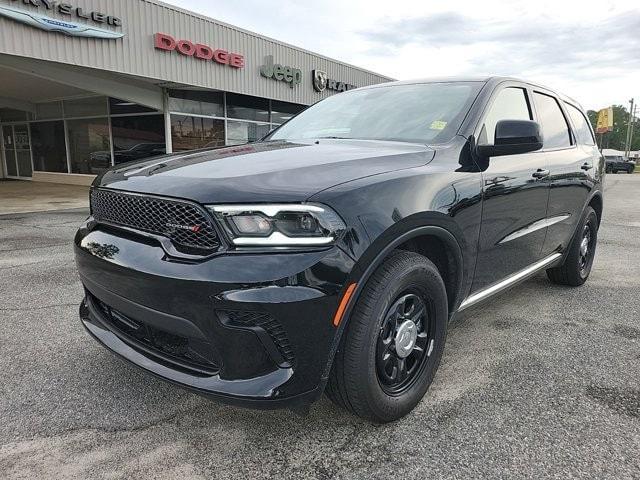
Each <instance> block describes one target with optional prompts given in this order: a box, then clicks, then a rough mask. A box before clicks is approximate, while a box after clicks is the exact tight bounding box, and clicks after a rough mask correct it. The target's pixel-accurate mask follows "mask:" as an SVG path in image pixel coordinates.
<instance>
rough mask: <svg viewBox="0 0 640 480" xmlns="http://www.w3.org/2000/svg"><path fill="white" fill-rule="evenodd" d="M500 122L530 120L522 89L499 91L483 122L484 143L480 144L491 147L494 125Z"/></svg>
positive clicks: (510, 88) (525, 95) (529, 112)
mask: <svg viewBox="0 0 640 480" xmlns="http://www.w3.org/2000/svg"><path fill="white" fill-rule="evenodd" d="M500 120H531V111H530V108H529V102H527V94H526V92H525V91H524V89H523V88H516V87H509V88H505V89H504V90H501V91H500V92H499V93H498V95H497V96H496V99H495V101H494V102H493V104H492V105H491V107H490V108H489V113H487V117H486V118H485V121H484V127H485V132H486V136H487V137H486V141H485V139H481V140H480V143H481V144H486V145H493V143H494V140H495V135H496V125H497V124H498V122H499V121H500Z"/></svg>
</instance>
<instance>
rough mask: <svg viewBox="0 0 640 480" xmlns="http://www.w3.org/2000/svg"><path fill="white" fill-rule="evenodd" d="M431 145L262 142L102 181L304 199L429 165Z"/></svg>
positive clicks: (208, 196) (230, 199) (174, 159)
mask: <svg viewBox="0 0 640 480" xmlns="http://www.w3.org/2000/svg"><path fill="white" fill-rule="evenodd" d="M433 155H434V151H433V150H432V149H430V148H429V147H427V146H424V145H419V144H410V143H401V142H382V141H368V140H324V139H323V140H318V141H313V142H312V141H309V142H308V143H307V142H259V143H253V144H248V145H242V146H236V147H225V148H218V149H213V150H200V151H193V152H186V153H182V154H171V155H163V156H160V157H154V158H152V159H148V160H145V161H141V162H133V163H127V164H125V165H120V166H118V167H114V168H112V169H110V170H108V171H107V172H106V173H104V174H103V175H102V176H100V177H98V178H97V179H96V181H95V182H94V186H99V187H107V188H111V189H117V190H127V191H132V192H138V193H146V194H153V195H164V196H171V197H177V198H185V199H190V200H194V201H196V202H200V203H235V202H267V201H289V202H295V201H304V200H306V199H307V198H309V197H311V196H312V195H314V194H316V193H318V192H320V191H322V190H325V189H327V188H330V187H333V186H335V185H338V184H341V183H345V182H349V181H352V180H356V179H358V178H362V177H367V176H371V175H377V174H380V173H386V172H390V171H394V170H400V169H405V168H411V167H417V166H420V165H425V164H427V163H429V162H430V161H431V160H432V159H433Z"/></svg>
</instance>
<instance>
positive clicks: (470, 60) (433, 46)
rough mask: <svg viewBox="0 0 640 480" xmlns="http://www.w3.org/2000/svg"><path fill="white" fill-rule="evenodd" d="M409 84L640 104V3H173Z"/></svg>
mask: <svg viewBox="0 0 640 480" xmlns="http://www.w3.org/2000/svg"><path fill="white" fill-rule="evenodd" d="M165 2H166V3H172V4H174V5H177V6H179V7H182V8H185V9H188V10H192V11H195V12H198V13H201V14H204V15H207V16H209V17H212V18H215V19H217V20H222V21H224V22H227V23H230V24H233V25H236V26H238V27H241V28H244V29H246V30H251V31H253V32H256V33H259V34H262V35H266V36H268V37H272V38H275V39H277V40H281V41H284V42H287V43H290V44H293V45H296V46H299V47H302V48H305V49H307V50H311V51H313V52H316V53H319V54H322V55H325V56H328V57H331V58H334V59H337V60H341V61H344V62H347V63H350V64H353V65H356V66H358V67H362V68H366V69H368V70H372V71H374V72H377V73H381V74H383V75H386V76H389V77H392V78H397V79H399V80H407V79H412V78H426V77H441V76H484V75H509V76H515V77H518V78H522V79H526V80H529V81H533V82H537V83H540V84H543V85H545V86H547V87H549V88H552V89H554V90H557V91H559V92H562V93H564V94H566V95H568V96H570V97H573V98H574V99H576V100H577V101H578V102H580V103H581V104H582V106H583V107H584V108H585V109H592V110H598V109H600V108H604V107H606V106H609V105H612V104H615V105H618V104H621V105H625V106H628V101H629V99H630V98H631V97H634V96H635V98H636V100H640V3H639V2H638V0H616V1H612V0H598V1H595V0H583V1H573V0H536V1H535V2H532V1H531V0H511V1H497V0H482V1H478V0H475V1H459V0H446V1H442V0H441V1H435V0H422V1H420V0H394V1H389V0H386V1H378V0H369V1H366V0H347V1H340V0H334V1H327V0H325V1H314V2H311V1H295V0H270V1H265V0H263V1H259V0H233V1H229V0H227V1H212V0H165Z"/></svg>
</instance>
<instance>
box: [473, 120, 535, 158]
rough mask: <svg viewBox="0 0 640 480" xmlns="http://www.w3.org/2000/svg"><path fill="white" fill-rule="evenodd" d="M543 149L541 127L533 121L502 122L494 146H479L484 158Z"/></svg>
mask: <svg viewBox="0 0 640 480" xmlns="http://www.w3.org/2000/svg"><path fill="white" fill-rule="evenodd" d="M541 148H542V134H541V133H540V125H538V122H534V121H532V120H500V121H499V122H498V124H497V125H496V135H495V141H494V144H493V145H478V147H477V149H478V155H480V156H481V157H484V158H488V157H499V156H503V155H517V154H519V153H529V152H535V151H536V150H540V149H541Z"/></svg>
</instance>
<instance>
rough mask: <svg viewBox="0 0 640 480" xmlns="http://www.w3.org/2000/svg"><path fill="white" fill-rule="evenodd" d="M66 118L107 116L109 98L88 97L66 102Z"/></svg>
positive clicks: (64, 103)
mask: <svg viewBox="0 0 640 480" xmlns="http://www.w3.org/2000/svg"><path fill="white" fill-rule="evenodd" d="M63 105H64V116H65V117H66V118H75V117H99V116H105V117H106V116H107V112H108V110H107V97H87V98H76V99H72V100H65V101H64V102H63Z"/></svg>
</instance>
